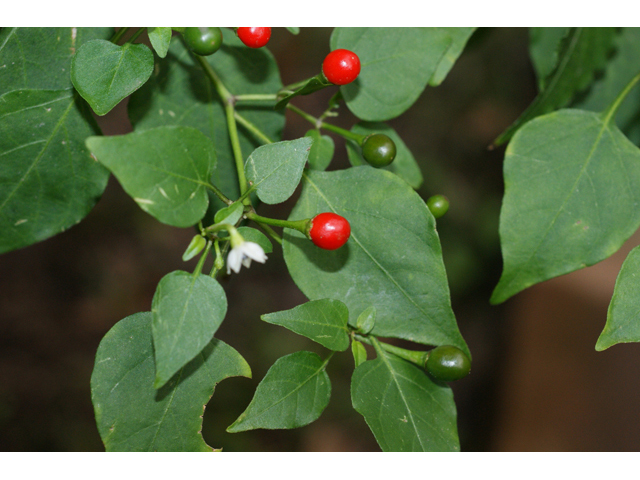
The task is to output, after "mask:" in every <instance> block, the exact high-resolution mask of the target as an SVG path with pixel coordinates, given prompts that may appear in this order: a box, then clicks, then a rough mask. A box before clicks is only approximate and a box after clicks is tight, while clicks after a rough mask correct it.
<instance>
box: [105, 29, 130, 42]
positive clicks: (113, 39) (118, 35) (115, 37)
mask: <svg viewBox="0 0 640 480" xmlns="http://www.w3.org/2000/svg"><path fill="white" fill-rule="evenodd" d="M127 30H129V27H121V28H120V30H118V31H117V32H116V33H114V34H113V37H111V39H110V40H109V41H110V42H111V43H115V44H116V45H117V44H118V42H119V41H120V39H121V38H122V36H123V35H124V34H125V33H127Z"/></svg>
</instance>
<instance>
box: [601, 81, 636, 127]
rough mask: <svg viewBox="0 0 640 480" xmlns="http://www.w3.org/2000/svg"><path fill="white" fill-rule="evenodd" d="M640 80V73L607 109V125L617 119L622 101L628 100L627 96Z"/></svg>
mask: <svg viewBox="0 0 640 480" xmlns="http://www.w3.org/2000/svg"><path fill="white" fill-rule="evenodd" d="M639 80H640V73H638V74H637V75H636V76H635V77H633V78H632V79H631V81H630V82H629V83H627V85H626V86H625V87H624V88H623V89H622V91H621V92H620V93H619V94H618V96H617V97H616V99H615V100H614V101H613V103H612V104H611V105H610V106H609V108H607V110H606V111H605V113H604V123H605V124H608V123H609V122H611V120H612V119H613V118H614V117H615V114H616V112H617V111H618V107H620V104H621V103H622V101H623V100H624V99H625V98H626V96H627V95H628V94H629V92H630V91H631V89H632V88H633V87H635V86H636V84H637V83H638V81H639Z"/></svg>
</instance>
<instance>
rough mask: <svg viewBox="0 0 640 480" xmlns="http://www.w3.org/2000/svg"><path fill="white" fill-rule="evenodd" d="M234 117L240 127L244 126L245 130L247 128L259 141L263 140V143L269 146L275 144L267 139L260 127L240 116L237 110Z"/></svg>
mask: <svg viewBox="0 0 640 480" xmlns="http://www.w3.org/2000/svg"><path fill="white" fill-rule="evenodd" d="M234 117H235V119H236V120H237V121H238V123H239V124H240V125H242V126H243V127H244V128H246V129H247V130H249V131H250V132H251V133H253V134H254V135H255V136H256V137H257V138H258V140H261V141H262V142H263V143H267V144H268V143H273V140H271V139H270V138H269V137H267V136H266V135H265V134H264V132H263V131H262V130H260V129H259V128H258V127H256V126H255V125H254V124H253V123H251V122H250V121H249V120H247V119H246V118H244V117H243V116H242V115H240V114H239V113H238V111H237V110H236V111H235V112H234Z"/></svg>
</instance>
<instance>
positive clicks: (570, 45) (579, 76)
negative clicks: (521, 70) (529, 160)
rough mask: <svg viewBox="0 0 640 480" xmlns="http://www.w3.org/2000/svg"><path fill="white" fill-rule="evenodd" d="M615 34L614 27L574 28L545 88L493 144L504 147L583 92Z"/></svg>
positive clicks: (609, 47)
mask: <svg viewBox="0 0 640 480" xmlns="http://www.w3.org/2000/svg"><path fill="white" fill-rule="evenodd" d="M614 35H615V28H612V27H602V28H600V27H597V28H596V27H593V28H572V29H571V31H570V32H569V33H568V35H567V36H566V37H565V38H564V39H563V41H562V45H561V47H560V52H559V58H558V63H557V65H556V68H555V69H554V70H553V72H552V73H551V74H549V76H548V77H547V78H545V79H543V80H542V83H543V84H544V85H546V87H545V89H544V90H543V91H542V92H540V93H539V94H538V96H537V97H536V99H535V100H534V101H533V103H532V104H531V105H529V107H528V108H527V109H526V110H525V111H524V113H523V114H522V115H520V117H518V119H517V120H516V121H515V122H514V123H513V124H512V125H511V126H510V127H509V128H507V130H505V131H504V132H503V133H502V134H501V135H500V136H499V137H498V138H497V139H496V140H495V142H494V143H495V144H496V145H501V144H503V143H504V142H506V141H508V140H509V139H510V138H511V137H512V136H513V134H514V133H515V132H516V131H517V130H518V129H519V128H520V127H521V126H522V125H524V124H525V123H526V122H528V121H529V120H531V119H532V118H535V117H537V116H539V115H544V114H545V113H548V112H551V111H553V110H555V109H557V108H561V107H564V106H566V105H567V104H568V103H569V102H570V101H571V99H572V98H573V97H574V95H575V94H576V93H578V92H580V91H581V90H584V89H585V88H586V87H587V86H588V85H589V84H590V83H591V81H592V80H593V77H594V75H595V73H596V71H598V70H599V69H601V68H602V67H603V66H604V64H605V63H606V61H607V54H608V53H609V51H610V49H611V46H612V42H613V39H614Z"/></svg>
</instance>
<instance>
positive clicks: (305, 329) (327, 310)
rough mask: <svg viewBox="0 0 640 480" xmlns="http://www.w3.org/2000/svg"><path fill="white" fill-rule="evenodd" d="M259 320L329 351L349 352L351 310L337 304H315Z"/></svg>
mask: <svg viewBox="0 0 640 480" xmlns="http://www.w3.org/2000/svg"><path fill="white" fill-rule="evenodd" d="M260 318H261V319H262V320H264V321H265V322H267V323H272V324H274V325H280V326H282V327H285V328H288V329H289V330H291V331H292V332H296V333H297V334H298V335H303V336H305V337H307V338H310V339H311V340H313V341H314V342H318V343H319V344H320V345H322V346H323V347H326V348H328V349H330V350H335V351H338V352H343V351H345V350H346V349H347V348H349V330H348V329H347V323H348V322H349V310H348V309H347V307H346V305H345V304H344V303H342V302H340V301H338V300H331V299H328V298H325V299H322V300H315V301H312V302H307V303H303V304H302V305H298V306H297V307H294V308H292V309H291V310H285V311H282V312H275V313H268V314H266V315H262V316H261V317H260Z"/></svg>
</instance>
